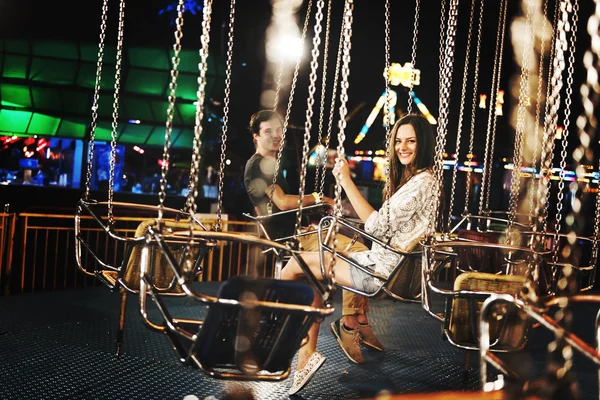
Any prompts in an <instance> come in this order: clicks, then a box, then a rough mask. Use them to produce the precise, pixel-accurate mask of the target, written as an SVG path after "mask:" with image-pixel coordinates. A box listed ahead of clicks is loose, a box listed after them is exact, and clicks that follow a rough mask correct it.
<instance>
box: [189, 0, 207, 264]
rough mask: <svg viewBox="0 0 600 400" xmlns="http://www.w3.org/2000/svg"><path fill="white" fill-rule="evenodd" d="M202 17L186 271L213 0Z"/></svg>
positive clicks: (190, 260)
mask: <svg viewBox="0 0 600 400" xmlns="http://www.w3.org/2000/svg"><path fill="white" fill-rule="evenodd" d="M202 13H203V19H202V35H201V36H200V44H201V48H200V63H199V64H198V69H199V73H200V75H199V77H198V91H197V92H196V96H197V98H198V100H197V103H196V118H195V121H194V140H193V145H192V146H193V147H192V162H191V165H190V177H189V180H190V183H189V192H188V196H187V209H188V212H189V217H188V220H189V225H190V233H189V234H190V237H189V240H188V243H187V244H186V246H185V252H184V254H185V271H191V270H192V268H193V266H194V261H193V254H192V246H193V245H194V215H195V214H196V197H197V196H198V169H199V165H200V157H201V155H200V150H201V147H202V119H203V118H204V97H205V90H206V71H207V69H208V62H207V60H208V45H209V42H210V21H211V14H212V0H204V7H203V12H202Z"/></svg>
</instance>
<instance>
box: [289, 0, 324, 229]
mask: <svg viewBox="0 0 600 400" xmlns="http://www.w3.org/2000/svg"><path fill="white" fill-rule="evenodd" d="M323 7H325V1H324V0H317V14H316V17H315V34H314V36H313V49H312V52H311V54H312V60H311V62H310V75H309V85H308V98H307V100H306V120H305V121H304V143H303V146H302V163H301V164H300V189H299V193H298V194H299V196H298V211H297V212H296V228H295V232H296V235H298V236H300V233H301V232H300V230H301V228H302V202H303V201H304V189H305V187H306V168H307V165H308V156H309V152H310V131H311V129H312V117H313V114H314V110H313V107H314V105H315V91H316V89H317V88H316V84H317V69H318V68H319V46H320V45H321V32H322V31H323V28H322V26H321V22H322V21H323Z"/></svg>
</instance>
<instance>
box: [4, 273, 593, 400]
mask: <svg viewBox="0 0 600 400" xmlns="http://www.w3.org/2000/svg"><path fill="white" fill-rule="evenodd" d="M217 288H218V283H203V284H200V289H201V290H202V291H203V292H204V293H207V294H215V293H216V291H217ZM335 297H336V314H335V316H334V317H329V318H327V319H326V320H325V322H324V323H323V324H322V326H321V332H320V336H319V350H320V351H321V352H322V353H323V354H324V355H325V356H326V357H327V361H326V362H325V364H324V365H323V366H322V367H321V369H319V371H318V372H317V374H316V375H315V376H314V377H313V379H312V380H311V381H310V382H309V383H308V385H307V386H306V387H305V388H304V389H303V390H302V391H300V393H299V394H298V395H296V396H292V397H291V398H294V399H296V398H298V399H300V398H304V399H338V398H341V399H357V398H371V397H374V396H376V395H377V394H378V393H381V391H388V392H389V393H394V394H399V393H427V392H441V391H468V392H470V391H476V390H478V389H479V376H478V375H479V366H478V363H479V356H478V354H477V353H475V352H473V353H472V356H471V363H470V364H471V366H470V369H469V380H468V382H467V383H463V379H462V368H463V360H464V354H465V352H464V351H463V350H460V349H457V348H455V347H453V346H452V345H451V344H450V343H448V341H447V340H443V339H442V335H441V330H440V323H439V322H438V321H437V320H435V319H434V318H432V317H431V316H429V315H428V314H427V313H426V312H425V311H424V310H423V309H422V308H421V305H420V304H407V303H400V302H393V301H389V300H378V301H373V302H372V304H371V312H370V320H371V323H372V325H373V326H374V328H375V331H376V333H377V335H378V337H379V338H380V340H381V341H382V342H383V343H384V345H385V346H386V351H385V352H383V353H380V352H377V351H374V350H369V349H366V348H364V349H363V354H364V356H365V359H366V362H365V363H364V364H362V365H357V364H353V363H351V362H350V361H348V359H347V358H346V356H345V355H344V354H343V352H342V351H341V350H340V348H339V347H338V344H337V342H336V340H335V338H334V336H333V335H332V333H331V331H330V330H329V324H330V323H331V322H332V321H334V320H335V319H336V318H337V317H338V316H339V315H340V311H339V310H340V309H341V294H340V292H338V293H336V296H335ZM119 303H120V295H119V294H118V293H114V292H110V291H109V290H108V289H106V288H105V287H101V286H96V287H89V288H83V289H71V290H63V291H57V292H47V293H32V294H22V295H11V296H6V297H0V399H144V400H149V399H184V398H186V396H189V397H187V399H186V400H191V399H195V398H199V399H206V398H208V399H211V400H213V399H222V398H227V396H226V394H227V393H230V392H232V391H235V390H247V391H248V392H251V393H252V394H253V398H255V399H286V398H288V395H287V391H288V389H289V387H290V385H291V381H292V379H291V378H288V379H286V380H285V381H283V382H276V383H270V382H245V383H242V382H235V381H225V380H218V379H215V378H212V377H209V376H208V375H205V374H203V373H202V372H201V371H200V370H199V369H197V368H195V367H193V366H191V365H186V364H182V363H181V362H180V361H179V360H178V359H177V357H176V355H175V353H174V351H173V350H172V348H171V347H170V345H169V342H168V340H167V338H166V337H165V336H164V335H163V334H161V333H157V332H154V331H151V330H150V329H149V328H147V327H146V326H145V325H144V324H143V322H142V319H141V317H140V315H139V311H138V308H139V307H138V297H137V296H136V295H130V296H129V301H128V304H127V311H126V324H125V337H124V345H123V348H122V353H121V356H120V357H119V358H117V357H116V356H115V349H116V346H115V338H116V332H117V323H118V317H119ZM168 305H169V311H171V312H172V313H173V314H175V315H176V316H180V317H202V313H203V312H205V311H204V310H205V309H204V308H203V307H201V306H199V305H198V304H197V303H195V302H194V301H192V300H191V299H188V298H177V299H170V300H169V303H168ZM594 317H595V311H593V310H591V309H582V310H580V311H577V312H576V313H575V321H576V322H577V321H579V322H578V324H577V326H579V327H580V328H581V329H580V331H582V332H583V334H582V337H583V338H585V339H587V340H589V341H588V343H590V344H592V346H593V343H594V342H593V336H594V335H593V323H594ZM575 332H576V333H578V334H581V333H582V332H577V331H575ZM551 338H552V336H551V335H549V334H548V333H547V332H543V331H537V330H536V331H534V332H533V334H532V335H531V337H530V340H529V342H528V345H527V348H526V349H525V352H524V353H523V354H521V355H518V356H517V358H516V362H517V364H518V365H519V366H521V367H522V369H523V370H525V371H526V372H527V373H531V374H532V375H533V376H534V377H535V375H536V374H537V376H538V377H543V376H544V375H543V371H544V369H545V366H546V362H547V360H548V356H547V354H546V346H547V344H548V343H549V341H550V340H551ZM574 361H575V363H574V364H575V367H574V371H575V376H576V379H577V381H578V383H579V391H580V394H581V395H582V398H594V397H595V398H598V395H597V393H598V386H597V378H596V377H597V375H596V370H595V368H594V365H593V364H592V363H591V362H589V361H587V360H585V359H582V358H581V357H579V356H575V360H574ZM295 362H296V361H295V360H294V365H295ZM211 396H212V397H211ZM246 398H249V397H246ZM424 398H427V396H426V395H425V396H424Z"/></svg>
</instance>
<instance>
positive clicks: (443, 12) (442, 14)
mask: <svg viewBox="0 0 600 400" xmlns="http://www.w3.org/2000/svg"><path fill="white" fill-rule="evenodd" d="M450 1H452V0H450ZM440 6H441V7H440V8H441V10H440V54H439V66H440V72H439V79H440V82H441V80H442V66H443V65H444V56H445V55H446V53H445V52H444V46H445V44H446V43H445V41H444V38H445V36H444V30H445V29H446V0H442V1H441V4H440Z"/></svg>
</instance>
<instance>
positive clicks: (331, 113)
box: [319, 15, 345, 196]
mask: <svg viewBox="0 0 600 400" xmlns="http://www.w3.org/2000/svg"><path fill="white" fill-rule="evenodd" d="M343 18H345V15H344V16H343ZM343 36H344V23H343V22H342V32H340V41H339V43H338V51H337V59H336V61H335V75H334V76H333V93H332V94H331V107H330V108H329V123H328V124H327V135H325V140H324V142H323V147H325V151H328V149H329V141H330V140H331V130H332V128H333V120H334V119H335V99H336V97H337V88H338V80H339V73H340V66H341V64H342V49H343V48H342V45H343V44H344V40H343ZM321 169H322V171H321V183H320V186H319V195H320V196H323V190H324V188H325V170H326V169H327V165H326V164H325V163H323V165H322V166H321Z"/></svg>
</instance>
